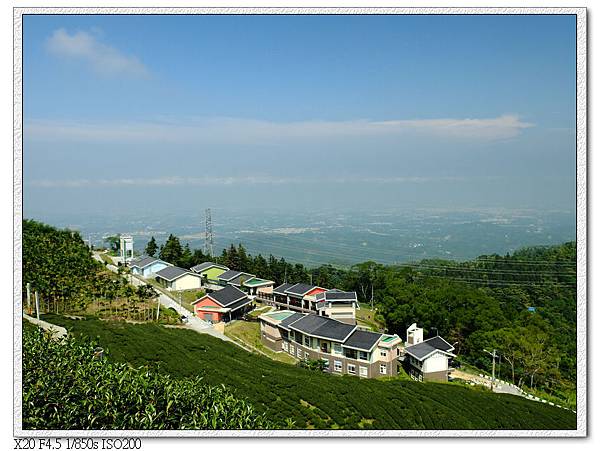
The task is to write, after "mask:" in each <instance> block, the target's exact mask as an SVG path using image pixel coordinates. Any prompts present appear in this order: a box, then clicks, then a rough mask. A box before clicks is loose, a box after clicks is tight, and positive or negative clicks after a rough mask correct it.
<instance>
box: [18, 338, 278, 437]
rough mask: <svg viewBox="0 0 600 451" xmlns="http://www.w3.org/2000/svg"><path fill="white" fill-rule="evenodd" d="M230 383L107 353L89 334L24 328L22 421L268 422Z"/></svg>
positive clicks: (205, 425) (233, 425) (134, 424)
mask: <svg viewBox="0 0 600 451" xmlns="http://www.w3.org/2000/svg"><path fill="white" fill-rule="evenodd" d="M271 427H272V425H271V423H270V421H268V420H266V419H265V417H264V416H261V415H258V414H257V413H255V411H254V409H253V408H252V407H251V406H250V405H249V404H248V403H247V402H246V401H244V400H241V399H239V398H237V397H236V396H235V395H234V394H233V393H232V392H231V391H230V390H229V389H227V388H225V387H223V386H215V387H212V386H209V385H207V384H206V383H205V382H204V381H203V380H202V379H201V378H199V377H194V378H182V379H174V378H172V377H171V376H169V375H165V374H159V373H156V372H153V371H150V370H148V369H147V368H138V369H135V368H132V367H130V366H129V365H127V364H123V363H115V362H112V361H108V360H107V359H106V358H105V357H102V356H100V355H99V353H98V351H97V348H96V347H95V345H94V343H93V342H92V341H90V340H81V339H74V338H65V339H63V340H61V341H56V340H53V339H51V338H50V337H49V336H48V335H47V334H45V333H44V332H42V331H41V330H39V329H37V328H31V327H26V328H24V330H23V429H261V428H271Z"/></svg>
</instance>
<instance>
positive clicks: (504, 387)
mask: <svg viewBox="0 0 600 451" xmlns="http://www.w3.org/2000/svg"><path fill="white" fill-rule="evenodd" d="M451 376H452V377H454V378H456V379H463V380H465V381H469V382H474V383H476V384H478V385H484V386H486V387H488V388H489V387H490V385H491V383H492V381H491V380H490V379H487V378H485V377H480V376H477V375H475V374H470V373H465V372H464V371H460V370H458V369H455V370H454V371H452V374H451ZM494 393H505V394H509V395H517V396H524V395H523V392H522V391H521V390H519V389H518V388H517V387H514V386H512V385H510V384H508V383H502V382H501V381H499V380H496V382H495V384H494Z"/></svg>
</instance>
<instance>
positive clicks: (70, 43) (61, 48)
mask: <svg viewBox="0 0 600 451" xmlns="http://www.w3.org/2000/svg"><path fill="white" fill-rule="evenodd" d="M99 35H101V33H99V32H98V30H92V33H88V32H85V31H77V32H75V33H73V34H69V33H68V32H67V31H66V30H65V29H64V28H60V29H58V30H55V31H54V33H52V35H51V36H50V37H49V38H48V40H47V41H46V49H47V50H48V51H49V52H50V53H52V54H54V55H58V56H61V57H64V58H70V59H78V60H82V61H86V62H87V63H88V64H89V65H90V66H91V68H92V69H93V70H94V71H95V72H97V73H99V74H103V75H131V76H136V77H145V76H147V75H148V74H149V72H148V69H147V68H146V66H144V64H143V63H142V62H141V61H140V60H139V59H138V58H136V57H135V56H128V55H124V54H122V53H121V52H120V51H119V50H117V49H115V48H113V47H110V46H108V45H106V44H103V43H101V42H99V41H98V40H97V38H96V36H99Z"/></svg>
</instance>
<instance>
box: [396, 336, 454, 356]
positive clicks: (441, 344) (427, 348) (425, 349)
mask: <svg viewBox="0 0 600 451" xmlns="http://www.w3.org/2000/svg"><path fill="white" fill-rule="evenodd" d="M436 350H439V351H444V352H451V351H453V350H454V346H452V345H451V344H450V343H448V342H447V341H446V340H444V339H443V338H442V337H439V336H438V337H432V338H428V339H427V340H424V341H422V342H421V343H417V344H416V345H412V346H408V347H407V348H406V352H407V353H408V354H410V355H412V356H413V357H415V358H416V359H418V360H423V359H424V358H425V357H427V356H428V355H429V354H431V353H432V352H433V351H436Z"/></svg>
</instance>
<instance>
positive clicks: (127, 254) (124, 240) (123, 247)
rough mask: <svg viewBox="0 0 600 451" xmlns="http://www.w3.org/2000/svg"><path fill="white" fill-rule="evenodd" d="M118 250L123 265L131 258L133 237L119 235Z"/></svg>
mask: <svg viewBox="0 0 600 451" xmlns="http://www.w3.org/2000/svg"><path fill="white" fill-rule="evenodd" d="M119 252H120V253H121V261H122V262H123V264H124V265H126V264H127V261H129V260H131V259H132V258H133V237H132V236H131V235H121V236H120V237H119Z"/></svg>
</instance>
